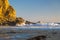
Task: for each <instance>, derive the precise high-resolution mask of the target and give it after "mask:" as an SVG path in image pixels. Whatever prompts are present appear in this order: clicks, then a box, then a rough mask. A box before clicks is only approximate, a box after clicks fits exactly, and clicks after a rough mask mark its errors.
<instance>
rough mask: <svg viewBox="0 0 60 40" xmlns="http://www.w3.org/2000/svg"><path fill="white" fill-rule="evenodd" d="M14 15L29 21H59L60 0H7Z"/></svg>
mask: <svg viewBox="0 0 60 40" xmlns="http://www.w3.org/2000/svg"><path fill="white" fill-rule="evenodd" d="M9 3H10V5H12V6H13V7H14V9H15V10H16V15H17V16H18V17H22V18H24V19H25V20H29V21H46V22H60V0H9Z"/></svg>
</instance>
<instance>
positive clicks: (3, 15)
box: [0, 0, 16, 24]
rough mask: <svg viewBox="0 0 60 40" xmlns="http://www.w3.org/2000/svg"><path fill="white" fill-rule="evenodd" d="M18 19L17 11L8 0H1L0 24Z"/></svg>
mask: <svg viewBox="0 0 60 40" xmlns="http://www.w3.org/2000/svg"><path fill="white" fill-rule="evenodd" d="M15 20H16V12H15V10H14V9H13V7H12V6H11V5H10V4H9V2H8V0H0V24H3V23H6V22H7V21H9V22H13V21H15Z"/></svg>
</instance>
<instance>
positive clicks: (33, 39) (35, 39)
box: [28, 35, 46, 40]
mask: <svg viewBox="0 0 60 40" xmlns="http://www.w3.org/2000/svg"><path fill="white" fill-rule="evenodd" d="M28 40H46V36H45V35H41V36H37V37H33V38H30V39H28Z"/></svg>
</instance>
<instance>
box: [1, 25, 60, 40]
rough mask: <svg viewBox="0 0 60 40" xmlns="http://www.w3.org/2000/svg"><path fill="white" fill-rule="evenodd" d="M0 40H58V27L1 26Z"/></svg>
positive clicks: (59, 34) (59, 39) (59, 31)
mask: <svg viewBox="0 0 60 40" xmlns="http://www.w3.org/2000/svg"><path fill="white" fill-rule="evenodd" d="M38 37H39V39H38ZM43 37H45V38H43ZM0 40H60V26H30V25H29V26H1V27H0Z"/></svg>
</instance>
